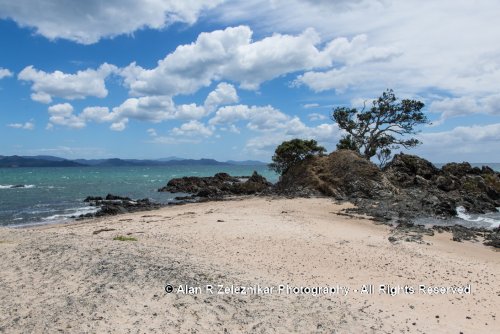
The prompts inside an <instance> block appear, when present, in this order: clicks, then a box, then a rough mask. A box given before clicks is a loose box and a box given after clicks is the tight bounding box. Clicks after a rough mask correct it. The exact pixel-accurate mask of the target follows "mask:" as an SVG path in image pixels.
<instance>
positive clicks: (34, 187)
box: [0, 164, 500, 227]
mask: <svg viewBox="0 0 500 334" xmlns="http://www.w3.org/2000/svg"><path fill="white" fill-rule="evenodd" d="M436 165H437V166H438V167H440V165H439V164H436ZM481 165H484V164H473V166H479V167H480V166H481ZM487 165H488V166H490V167H491V168H493V169H495V170H497V171H500V164H487ZM254 170H256V171H257V172H258V173H260V174H262V175H264V176H265V177H266V178H267V179H268V180H269V181H271V182H276V181H277V180H278V175H276V174H275V173H273V172H271V171H270V170H269V169H268V168H267V167H266V166H168V167H163V166H162V167H82V168H77V167H70V168H67V167H61V168H0V226H11V227H18V226H29V225H36V224H48V223H56V222H63V221H67V220H68V219H71V218H70V217H72V216H78V215H80V214H85V213H89V212H94V211H95V210H96V208H95V207H90V206H87V205H86V204H85V203H83V200H84V199H85V198H86V197H87V196H106V194H108V193H111V194H114V195H120V196H128V197H131V198H134V199H138V198H149V199H151V200H153V201H155V202H159V203H168V202H169V201H172V200H173V198H174V197H175V196H178V194H175V195H174V194H170V193H164V192H162V193H159V192H157V189H158V188H161V187H163V186H164V185H166V184H167V182H168V181H169V180H170V179H171V178H175V177H182V176H213V175H214V174H215V173H218V172H226V173H229V174H231V175H234V176H244V175H251V174H252V172H253V171H254ZM15 185H23V187H22V188H12V186H15ZM422 223H431V224H443V223H444V224H450V223H460V224H462V225H465V226H483V227H495V226H499V225H500V212H497V213H489V214H487V215H472V214H468V213H467V212H464V211H463V209H461V208H459V216H458V217H457V219H456V220H455V221H451V222H450V221H445V222H441V221H433V222H422Z"/></svg>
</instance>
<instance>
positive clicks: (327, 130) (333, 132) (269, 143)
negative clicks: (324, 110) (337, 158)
mask: <svg viewBox="0 0 500 334" xmlns="http://www.w3.org/2000/svg"><path fill="white" fill-rule="evenodd" d="M288 125H289V127H287V128H285V129H281V130H278V131H275V132H270V133H266V134H264V135H261V136H257V137H254V138H251V139H249V140H248V141H247V143H246V145H245V150H246V151H248V152H249V153H251V154H252V155H255V156H260V157H263V158H269V157H270V156H271V155H272V154H273V152H274V150H275V149H276V147H277V146H278V145H279V144H281V143H282V142H283V141H285V140H291V139H293V138H302V139H314V140H317V141H318V143H319V144H320V145H323V146H325V147H326V148H327V149H331V148H333V146H334V143H337V142H338V140H339V138H340V135H341V131H340V130H339V128H338V126H337V125H336V124H327V123H325V124H320V125H318V126H316V127H308V126H306V125H305V124H303V123H302V122H301V121H300V120H299V119H294V120H293V121H291V122H289V123H288Z"/></svg>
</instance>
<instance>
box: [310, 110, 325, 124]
mask: <svg viewBox="0 0 500 334" xmlns="http://www.w3.org/2000/svg"><path fill="white" fill-rule="evenodd" d="M307 116H308V117H309V120H310V121H313V122H314V121H324V120H325V119H327V118H328V117H327V116H326V115H325V114H320V113H316V112H313V113H310V114H309V115H307Z"/></svg>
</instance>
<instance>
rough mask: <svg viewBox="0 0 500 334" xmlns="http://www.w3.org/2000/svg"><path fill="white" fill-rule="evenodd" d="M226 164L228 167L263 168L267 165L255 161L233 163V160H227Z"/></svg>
mask: <svg viewBox="0 0 500 334" xmlns="http://www.w3.org/2000/svg"><path fill="white" fill-rule="evenodd" d="M226 163H228V164H230V165H238V166H264V165H267V163H265V162H262V161H257V160H244V161H235V160H228V161H226Z"/></svg>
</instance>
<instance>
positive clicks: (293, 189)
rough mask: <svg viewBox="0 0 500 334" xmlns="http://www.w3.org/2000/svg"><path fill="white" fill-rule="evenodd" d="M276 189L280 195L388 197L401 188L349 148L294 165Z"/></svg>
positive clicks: (340, 197)
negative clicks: (396, 186)
mask: <svg viewBox="0 0 500 334" xmlns="http://www.w3.org/2000/svg"><path fill="white" fill-rule="evenodd" d="M274 190H275V191H276V192H277V193H281V194H288V195H303V194H309V195H326V196H333V197H335V198H337V199H351V198H386V197H391V196H393V195H394V194H395V192H397V191H398V190H397V189H396V188H395V187H393V186H392V184H391V183H390V182H389V180H388V179H387V177H386V176H385V175H384V174H383V173H382V171H381V170H380V169H379V168H378V167H377V166H376V165H375V164H373V163H372V162H370V161H368V160H366V159H364V158H362V157H361V156H360V155H359V154H357V153H356V152H354V151H348V150H340V151H335V152H333V153H331V154H329V155H327V156H312V157H310V158H309V159H306V160H304V161H302V162H300V163H299V164H297V165H295V166H292V167H291V168H290V169H289V170H288V171H287V172H286V173H285V174H284V175H283V176H282V177H281V179H280V181H279V182H278V183H277V184H276V186H275V188H274Z"/></svg>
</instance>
